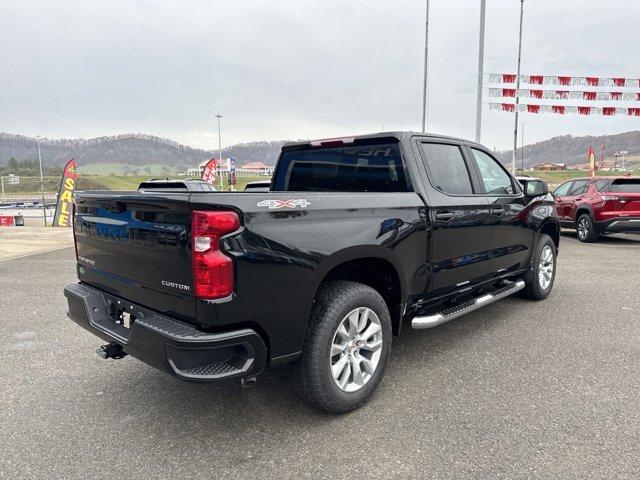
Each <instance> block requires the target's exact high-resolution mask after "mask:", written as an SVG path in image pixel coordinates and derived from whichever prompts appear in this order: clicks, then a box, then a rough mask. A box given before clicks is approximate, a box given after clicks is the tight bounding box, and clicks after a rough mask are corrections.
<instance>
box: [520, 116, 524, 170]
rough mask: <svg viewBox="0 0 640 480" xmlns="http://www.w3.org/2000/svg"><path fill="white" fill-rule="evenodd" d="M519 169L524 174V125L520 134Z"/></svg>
mask: <svg viewBox="0 0 640 480" xmlns="http://www.w3.org/2000/svg"><path fill="white" fill-rule="evenodd" d="M520 145H521V146H520V168H521V169H522V172H523V174H524V123H523V124H522V134H521V135H520Z"/></svg>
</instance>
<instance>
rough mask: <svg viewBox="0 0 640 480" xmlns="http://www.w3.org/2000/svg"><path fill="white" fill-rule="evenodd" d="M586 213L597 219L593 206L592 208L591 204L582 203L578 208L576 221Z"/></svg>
mask: <svg viewBox="0 0 640 480" xmlns="http://www.w3.org/2000/svg"><path fill="white" fill-rule="evenodd" d="M584 213H586V214H588V215H589V216H590V217H591V220H593V221H595V216H594V214H593V208H591V205H580V206H579V207H578V208H577V209H576V218H575V222H576V223H577V222H578V219H579V218H580V215H582V214H584Z"/></svg>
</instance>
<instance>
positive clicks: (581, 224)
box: [578, 218, 589, 238]
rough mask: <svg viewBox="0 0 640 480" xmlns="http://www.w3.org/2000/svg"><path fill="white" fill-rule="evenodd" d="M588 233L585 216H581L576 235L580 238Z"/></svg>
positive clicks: (585, 236)
mask: <svg viewBox="0 0 640 480" xmlns="http://www.w3.org/2000/svg"><path fill="white" fill-rule="evenodd" d="M588 234H589V223H588V222H587V220H586V219H585V218H581V219H580V221H579V222H578V236H579V237H580V238H587V235H588Z"/></svg>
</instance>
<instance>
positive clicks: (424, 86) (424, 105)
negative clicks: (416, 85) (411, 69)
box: [422, 0, 430, 133]
mask: <svg viewBox="0 0 640 480" xmlns="http://www.w3.org/2000/svg"><path fill="white" fill-rule="evenodd" d="M429 3H430V2H429V0H427V13H426V20H425V29H424V81H423V83H422V133H425V132H426V131H427V130H426V129H427V73H428V71H429V63H428V61H427V60H428V58H429Z"/></svg>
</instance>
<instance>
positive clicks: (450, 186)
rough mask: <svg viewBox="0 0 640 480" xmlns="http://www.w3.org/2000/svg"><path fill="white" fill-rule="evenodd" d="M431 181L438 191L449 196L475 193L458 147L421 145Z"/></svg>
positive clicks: (439, 144) (433, 144) (436, 144)
mask: <svg viewBox="0 0 640 480" xmlns="http://www.w3.org/2000/svg"><path fill="white" fill-rule="evenodd" d="M420 150H421V152H422V157H423V161H424V165H425V167H426V169H427V175H428V176H429V181H430V182H431V184H432V185H433V187H434V188H435V189H436V190H440V191H441V192H444V193H448V194H449V195H470V194H472V193H473V187H472V186H471V176H470V175H469V170H468V169H467V164H466V162H465V161H464V157H463V155H462V150H460V147H459V146H458V145H449V144H445V143H420Z"/></svg>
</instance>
